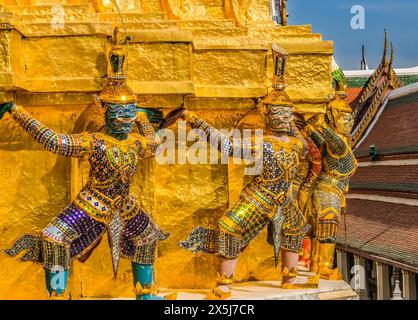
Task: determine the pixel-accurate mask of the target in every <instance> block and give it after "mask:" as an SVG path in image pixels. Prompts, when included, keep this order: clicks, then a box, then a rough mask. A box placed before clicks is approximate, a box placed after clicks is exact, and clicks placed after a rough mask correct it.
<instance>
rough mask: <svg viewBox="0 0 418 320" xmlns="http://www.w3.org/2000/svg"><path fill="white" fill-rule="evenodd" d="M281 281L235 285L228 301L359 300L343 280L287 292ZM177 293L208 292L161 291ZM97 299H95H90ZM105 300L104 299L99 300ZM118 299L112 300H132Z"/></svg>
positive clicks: (196, 296)
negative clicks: (282, 287) (316, 287)
mask: <svg viewBox="0 0 418 320" xmlns="http://www.w3.org/2000/svg"><path fill="white" fill-rule="evenodd" d="M280 285H281V282H280V281H250V282H245V283H240V284H235V285H233V287H232V295H231V297H230V298H229V299H228V300H358V299H359V297H358V295H357V294H356V293H355V292H354V291H353V290H352V289H351V287H350V285H349V284H348V283H346V282H345V281H343V280H339V281H332V280H320V281H319V288H318V289H307V290H287V289H281V288H280ZM172 292H177V294H178V296H177V299H178V300H204V299H205V295H206V293H207V292H208V290H203V289H201V290H193V289H185V290H181V289H177V290H165V289H161V290H160V294H161V295H166V294H168V293H172ZM90 299H95V298H90ZM98 299H103V298H98ZM131 299H133V298H116V299H112V300H131Z"/></svg>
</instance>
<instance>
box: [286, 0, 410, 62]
mask: <svg viewBox="0 0 418 320" xmlns="http://www.w3.org/2000/svg"><path fill="white" fill-rule="evenodd" d="M287 3H288V5H287V6H288V13H289V24H292V25H297V24H311V25H312V29H313V32H314V33H321V34H322V36H323V39H324V40H333V41H334V45H335V58H336V60H337V63H338V64H339V65H340V66H341V67H342V68H343V69H344V70H349V69H359V68H360V60H361V46H362V45H363V44H365V46H366V58H367V64H368V66H369V68H375V67H376V65H377V64H378V63H379V62H380V60H381V57H382V53H383V39H384V33H383V32H384V29H386V30H387V31H388V35H389V41H392V42H393V44H394V47H395V68H408V67H414V66H418V0H288V1H287ZM354 5H362V6H363V7H364V8H365V29H364V30H353V29H352V28H351V19H352V17H353V14H352V13H351V8H352V6H354Z"/></svg>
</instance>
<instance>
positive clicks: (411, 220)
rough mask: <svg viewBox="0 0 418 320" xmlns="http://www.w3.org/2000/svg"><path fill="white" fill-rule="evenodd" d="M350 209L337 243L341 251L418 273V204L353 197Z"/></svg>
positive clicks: (342, 224)
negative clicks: (358, 254)
mask: <svg viewBox="0 0 418 320" xmlns="http://www.w3.org/2000/svg"><path fill="white" fill-rule="evenodd" d="M415 202H417V203H418V200H415ZM347 206H348V214H347V220H346V223H344V220H343V222H342V223H341V224H340V225H341V227H340V232H339V236H338V240H337V243H338V246H339V247H340V248H342V249H345V250H347V251H351V252H353V253H360V254H361V255H363V256H364V255H366V256H367V257H369V258H370V259H373V260H380V261H382V262H385V263H388V264H392V265H396V266H398V267H401V268H402V269H405V270H410V271H412V272H415V273H418V242H417V235H418V219H417V214H418V206H417V204H415V205H406V204H400V203H390V202H382V201H373V200H363V199H350V197H349V198H348V199H347ZM345 227H346V228H347V229H346V230H347V239H345ZM345 240H347V241H345Z"/></svg>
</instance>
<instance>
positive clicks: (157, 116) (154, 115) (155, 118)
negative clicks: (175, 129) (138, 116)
mask: <svg viewBox="0 0 418 320" xmlns="http://www.w3.org/2000/svg"><path fill="white" fill-rule="evenodd" d="M136 112H143V113H145V114H146V115H147V117H148V120H149V122H151V123H154V124H160V123H161V121H163V119H164V118H163V113H162V112H161V111H160V110H158V109H155V108H149V109H146V108H136Z"/></svg>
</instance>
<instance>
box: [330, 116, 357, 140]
mask: <svg viewBox="0 0 418 320" xmlns="http://www.w3.org/2000/svg"><path fill="white" fill-rule="evenodd" d="M328 118H329V120H330V121H331V122H332V124H333V126H334V127H335V129H336V130H337V131H338V132H339V133H340V134H343V135H345V136H347V137H349V136H350V134H351V130H352V129H353V125H354V117H353V114H352V113H351V112H345V111H341V110H338V111H337V110H331V114H328Z"/></svg>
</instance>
